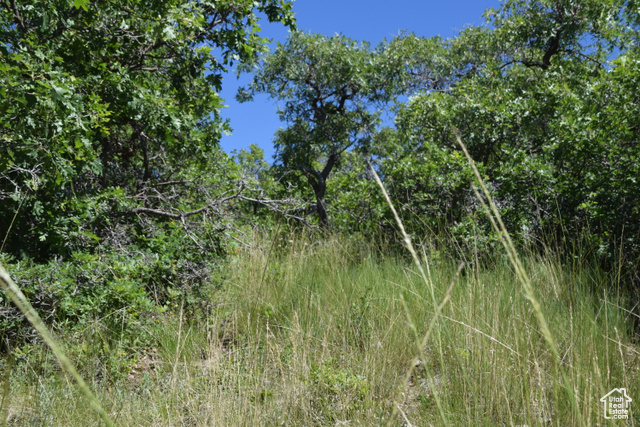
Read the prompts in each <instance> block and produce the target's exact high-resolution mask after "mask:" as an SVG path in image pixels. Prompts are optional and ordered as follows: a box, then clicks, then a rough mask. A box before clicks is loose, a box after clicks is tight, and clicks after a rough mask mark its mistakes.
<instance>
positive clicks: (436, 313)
mask: <svg viewBox="0 0 640 427" xmlns="http://www.w3.org/2000/svg"><path fill="white" fill-rule="evenodd" d="M369 167H370V168H371V172H372V173H373V178H374V179H375V181H376V183H377V184H378V186H379V187H380V190H382V194H383V195H384V198H385V200H386V201H387V203H388V204H389V207H390V208H391V212H393V216H394V217H395V219H396V222H397V224H398V227H399V228H400V233H401V234H402V238H403V239H404V243H405V245H406V246H407V249H408V250H409V252H410V253H411V256H412V257H413V261H414V262H415V264H416V266H417V267H418V271H419V272H420V276H421V278H422V280H423V281H424V282H425V284H427V285H428V287H429V291H430V293H431V303H432V304H433V309H434V314H433V317H432V318H431V322H429V328H428V329H427V332H426V333H425V334H424V336H423V338H422V339H420V337H419V336H418V331H417V328H416V326H415V323H414V322H413V320H412V318H411V314H410V312H409V310H408V307H407V305H406V302H405V301H404V298H402V299H401V301H402V304H403V306H404V309H405V313H406V316H407V321H408V323H409V325H411V328H412V329H413V332H414V334H415V335H416V346H417V347H418V353H419V355H420V357H421V358H422V359H423V360H424V359H425V355H424V346H425V345H426V343H427V342H428V341H429V337H430V336H431V332H432V331H433V328H434V326H435V324H436V322H437V320H438V317H439V315H440V312H441V311H442V309H443V308H444V306H445V305H446V303H447V302H448V301H449V296H450V293H451V290H452V289H453V284H454V283H455V278H454V281H453V282H452V283H451V286H450V287H449V289H448V290H447V293H446V295H445V297H444V298H443V300H442V302H441V303H440V304H438V303H437V301H436V295H435V292H434V286H433V281H432V280H431V271H430V270H429V264H428V262H427V259H426V256H425V257H424V258H425V259H424V263H425V265H426V266H427V271H428V273H429V275H428V276H427V274H426V273H425V271H424V268H423V267H422V262H421V261H420V258H419V257H418V253H417V252H416V250H415V249H414V247H413V244H412V243H411V238H410V237H409V235H408V234H407V232H406V231H405V228H404V224H403V223H402V220H401V219H400V216H399V215H398V212H396V209H395V207H394V206H393V203H392V202H391V198H390V197H389V194H388V193H387V190H386V189H385V188H384V184H382V181H381V180H380V177H379V176H378V174H377V172H376V170H375V169H374V168H373V165H372V164H371V162H369ZM460 270H461V267H460V268H459V269H458V274H459V273H460ZM456 277H457V274H456ZM438 353H439V355H440V365H441V366H442V367H444V366H445V364H444V356H443V354H442V337H441V336H440V329H438ZM424 366H425V369H426V370H427V380H428V382H429V386H430V387H431V390H432V392H433V397H434V399H435V401H436V405H437V407H438V411H439V413H440V417H441V418H442V422H443V423H444V424H445V425H448V424H449V422H448V419H447V416H446V414H445V412H444V408H443V406H442V401H441V399H440V396H439V393H438V389H437V387H436V384H435V382H434V381H433V378H432V376H431V374H430V372H429V369H428V368H427V367H426V366H427V365H426V364H424ZM414 369H415V364H412V365H411V367H410V368H409V370H408V371H407V374H406V376H405V381H404V384H405V385H406V384H407V383H408V382H409V378H410V377H411V375H412V373H413V370H414ZM397 408H398V405H394V407H393V414H392V416H391V418H390V419H389V424H390V423H391V421H392V420H393V419H394V418H395V416H396V414H397Z"/></svg>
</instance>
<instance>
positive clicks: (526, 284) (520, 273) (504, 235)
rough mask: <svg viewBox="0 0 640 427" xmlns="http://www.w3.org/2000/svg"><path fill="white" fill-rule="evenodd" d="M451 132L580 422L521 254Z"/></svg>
mask: <svg viewBox="0 0 640 427" xmlns="http://www.w3.org/2000/svg"><path fill="white" fill-rule="evenodd" d="M454 133H455V136H456V139H457V141H458V144H459V145H460V147H461V148H462V151H463V152H464V155H465V156H466V158H467V161H468V162H469V165H470V166H471V169H472V170H473V174H474V175H475V178H476V181H477V182H478V185H479V186H480V188H481V189H482V193H483V195H484V197H482V195H481V194H480V193H479V192H478V190H477V189H476V188H475V187H473V192H474V193H475V195H476V198H477V199H478V200H479V201H480V203H481V204H482V207H483V208H484V210H485V212H486V213H487V216H488V217H489V221H490V222H491V226H492V227H493V229H494V230H495V232H496V233H498V237H499V239H500V242H501V243H502V245H503V246H504V248H505V250H506V252H507V256H508V257H509V261H510V262H511V264H512V265H513V268H514V270H515V272H516V276H517V277H518V279H519V280H520V282H521V283H522V287H523V289H524V293H525V297H526V298H527V299H528V300H529V302H530V303H531V305H532V307H533V310H534V313H535V316H536V319H537V321H538V326H539V327H540V330H541V332H542V335H543V337H544V339H545V341H546V342H547V344H548V346H549V349H550V350H551V352H552V353H553V355H554V358H553V362H554V368H555V371H556V373H557V372H558V371H559V372H560V373H561V375H562V378H563V381H564V385H565V388H566V390H567V393H568V395H569V397H570V400H571V405H572V409H573V410H574V411H575V414H576V416H577V417H578V418H579V421H580V424H582V422H581V421H582V420H581V416H580V411H579V409H578V406H577V405H578V404H577V401H576V398H575V394H574V390H573V388H572V387H571V384H570V383H569V379H568V377H567V375H566V372H565V371H564V369H562V367H561V366H560V361H561V360H562V358H561V356H560V352H559V351H558V345H557V344H556V340H555V338H554V337H553V334H552V333H551V329H550V328H549V324H548V323H547V320H546V319H545V316H544V313H543V312H542V307H541V305H540V302H539V301H538V299H537V298H536V296H535V292H534V290H533V286H532V284H531V280H530V279H529V275H528V274H527V271H526V270H525V268H524V266H523V265H522V262H521V261H520V257H519V256H518V253H517V251H516V248H515V245H514V244H513V241H512V240H511V236H510V235H509V232H508V231H507V228H506V227H505V225H504V222H503V221H502V216H501V215H500V212H498V208H497V207H496V204H495V203H494V201H493V198H492V197H491V194H490V193H489V190H488V189H487V187H486V185H485V184H484V180H483V179H482V176H481V175H480V172H479V171H478V168H477V167H476V164H475V162H474V161H473V158H471V155H470V154H469V151H468V150H467V147H466V145H465V144H464V143H463V142H462V139H461V138H460V134H459V132H458V131H457V130H456V131H455V132H454ZM485 198H486V200H485ZM555 384H556V382H555V381H554V389H555ZM555 394H556V401H557V390H555Z"/></svg>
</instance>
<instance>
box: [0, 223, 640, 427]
mask: <svg viewBox="0 0 640 427" xmlns="http://www.w3.org/2000/svg"><path fill="white" fill-rule="evenodd" d="M253 243H254V244H253V246H252V247H251V248H246V249H245V250H243V251H240V252H239V253H237V254H236V255H235V256H234V257H232V258H230V261H229V265H228V272H227V280H226V283H225V284H224V285H223V286H222V288H221V289H220V290H219V291H218V292H217V293H216V294H215V295H214V296H213V297H212V301H211V304H208V305H207V311H206V312H204V313H202V314H201V315H197V316H196V315H194V314H193V313H191V312H189V311H187V310H176V311H175V312H173V313H174V314H171V313H172V312H167V313H164V314H162V315H159V316H157V318H154V319H153V321H152V322H149V323H148V325H149V326H145V328H146V329H145V330H146V334H148V336H149V337H151V338H150V340H149V342H150V343H151V344H149V345H148V346H147V347H146V348H145V349H144V350H140V349H132V348H129V347H127V345H128V344H127V343H126V342H124V341H123V342H122V343H121V345H120V346H118V343H117V341H116V342H112V344H111V347H110V348H112V349H113V351H112V352H111V353H110V354H111V356H110V357H111V358H112V359H113V360H112V361H111V362H110V363H112V364H114V366H116V367H117V369H115V368H114V369H110V368H109V365H108V363H107V362H105V361H104V360H103V359H100V361H97V360H96V359H95V358H94V359H91V358H87V357H86V355H84V354H83V353H82V351H79V350H77V349H78V344H77V343H75V344H74V343H73V342H72V341H70V340H66V341H67V347H69V348H70V349H71V350H72V351H71V355H72V357H73V358H74V359H75V362H76V364H77V365H80V366H81V371H82V372H83V373H84V374H85V378H89V379H91V380H92V381H90V382H92V384H90V385H91V386H92V388H93V389H94V390H95V391H96V394H97V396H98V399H99V400H100V402H101V403H102V405H103V406H104V407H105V409H106V411H107V413H108V414H109V415H110V417H111V419H112V420H113V422H114V423H115V424H117V425H123V426H136V425H139V426H147V425H166V426H175V425H202V426H205V425H300V426H303V425H381V424H387V423H388V424H390V425H445V424H446V425H525V424H526V425H529V426H533V425H563V426H564V425H576V426H577V425H586V426H589V425H601V424H602V423H603V422H604V416H603V409H602V406H601V402H600V401H599V399H600V397H602V396H604V395H605V394H607V393H608V392H609V391H610V390H612V389H613V388H620V387H626V389H627V392H628V395H629V396H631V397H632V398H633V399H634V402H633V403H632V406H631V411H632V412H631V417H630V419H629V420H628V421H627V424H628V425H638V424H639V421H640V419H639V418H638V417H639V415H638V411H637V405H636V401H640V397H639V396H640V394H639V391H640V389H639V388H638V384H639V383H640V381H639V380H640V378H639V370H640V346H638V342H637V331H634V330H633V328H632V324H633V322H632V318H633V317H634V316H636V317H637V314H634V313H636V312H634V311H629V310H627V308H628V307H629V305H628V304H627V302H628V301H627V298H626V296H625V294H624V293H622V292H618V291H616V289H617V285H616V284H615V283H612V282H613V281H614V280H615V277H614V276H615V275H613V274H608V273H607V272H604V271H602V270H600V269H598V268H597V267H589V266H585V265H581V266H580V268H576V265H575V264H564V263H563V262H562V261H561V259H560V258H559V257H558V256H556V255H554V254H547V255H539V254H526V253H525V254H521V256H522V260H523V265H524V268H525V269H526V272H527V273H528V275H529V277H530V278H531V284H532V287H533V289H534V291H535V294H536V297H537V299H538V300H539V301H540V302H541V308H542V311H543V312H544V316H545V318H546V321H547V322H548V325H549V328H550V329H551V331H552V333H553V336H554V338H555V341H556V343H557V347H558V352H559V354H560V362H559V363H560V365H561V368H562V369H563V370H564V372H565V373H566V375H567V383H568V384H569V386H570V388H571V389H567V387H566V386H565V384H567V383H565V382H563V381H562V379H561V378H560V377H559V373H558V372H557V370H556V369H554V364H555V360H554V356H553V354H552V353H551V352H550V351H549V348H548V346H547V345H546V342H545V337H544V336H543V334H542V332H541V330H540V328H539V324H538V323H537V320H536V315H535V313H534V310H533V308H532V306H531V304H530V303H529V301H528V300H527V298H525V295H524V294H523V291H522V287H521V286H520V285H519V284H518V282H517V277H516V274H515V273H514V271H513V268H512V267H511V265H510V264H509V263H508V262H507V261H506V260H503V259H501V258H500V257H496V259H495V260H494V261H492V262H486V261H485V262H484V263H482V265H481V264H480V263H474V262H468V263H466V264H464V265H463V266H462V267H460V263H459V262H458V261H456V260H454V259H449V258H446V257H443V256H439V257H433V258H431V257H429V255H430V254H429V251H428V249H426V250H425V255H427V256H426V260H427V264H425V265H424V266H425V267H426V268H427V269H428V271H429V274H430V280H431V282H432V283H433V286H434V294H435V297H436V299H437V300H438V301H443V300H446V303H443V304H442V306H441V307H440V311H439V315H437V316H435V311H434V307H433V303H432V301H431V295H430V291H429V289H428V285H427V284H425V282H424V280H423V279H422V277H421V276H420V274H419V272H418V271H417V270H416V267H415V264H410V263H408V262H407V261H406V260H403V259H401V258H398V257H396V256H393V255H391V254H384V253H382V252H380V251H377V250H373V249H370V247H368V246H367V245H366V244H365V243H364V242H362V241H357V240H355V239H348V238H344V237H329V238H325V239H323V240H321V241H317V240H313V239H311V238H309V237H308V236H304V235H291V236H286V237H284V238H277V239H265V240H261V239H260V238H259V237H256V238H255V241H254V242H253ZM625 307H626V308H625ZM97 322H98V324H99V321H97ZM430 325H433V331H434V332H433V333H431V334H430V335H429V339H428V340H426V342H424V346H420V348H418V346H417V345H416V343H421V342H422V337H424V336H425V334H426V333H427V330H428V328H429V326H430ZM95 327H96V328H98V329H96V330H97V331H99V327H98V326H95ZM436 331H437V332H436ZM59 338H61V339H62V340H63V341H65V338H67V337H66V336H65V334H64V332H60V333H59ZM92 339H93V340H96V341H99V340H101V339H108V336H106V337H102V338H101V337H100V333H96V334H95V335H92V337H90V336H87V337H86V339H85V340H84V342H85V344H84V345H85V346H89V347H90V346H91V345H92V344H91V342H92ZM37 348H38V347H37V345H35V346H34V347H33V348H32V349H30V352H29V353H25V354H18V355H17V356H16V360H15V366H14V367H13V368H11V369H10V383H9V384H10V387H9V389H10V392H9V393H8V394H7V395H6V396H5V397H4V398H3V402H2V408H4V409H3V412H2V417H3V420H6V421H7V423H8V424H9V425H65V426H67V425H68V426H74V425H78V426H80V425H82V426H86V425H97V423H98V418H97V416H96V415H94V413H93V412H91V411H90V410H89V407H88V404H86V403H84V401H83V400H81V399H79V396H78V393H77V392H76V391H75V390H74V388H73V386H72V384H71V383H70V382H69V381H68V380H66V379H65V377H64V375H62V374H61V373H60V372H58V370H57V368H56V365H55V364H53V363H52V362H51V361H49V364H43V363H41V362H43V361H46V360H47V357H46V353H45V352H43V351H38V350H37ZM74 349H75V350H74ZM91 360H93V364H91V363H89V362H90V361H91ZM117 360H128V361H129V362H127V364H126V365H127V366H126V367H125V368H124V369H123V367H122V366H120V365H118V364H117ZM8 363H9V362H8V361H5V362H4V365H3V366H4V367H5V372H6V369H8V366H9V364H8ZM114 372H116V373H117V372H120V373H118V374H116V373H114ZM122 372H123V373H122Z"/></svg>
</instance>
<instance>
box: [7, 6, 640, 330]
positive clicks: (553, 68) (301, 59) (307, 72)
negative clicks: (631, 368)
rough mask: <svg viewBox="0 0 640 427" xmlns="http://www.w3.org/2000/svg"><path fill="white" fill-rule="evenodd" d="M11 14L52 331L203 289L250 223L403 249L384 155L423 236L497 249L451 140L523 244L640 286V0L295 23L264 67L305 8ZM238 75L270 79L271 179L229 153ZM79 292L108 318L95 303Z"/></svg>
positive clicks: (35, 268)
mask: <svg viewBox="0 0 640 427" xmlns="http://www.w3.org/2000/svg"><path fill="white" fill-rule="evenodd" d="M2 4H3V5H4V9H2V10H1V13H2V19H3V21H2V25H1V27H0V30H1V33H0V54H1V56H0V71H2V77H1V79H2V88H1V89H0V97H1V98H0V120H2V127H0V141H1V142H2V144H1V145H0V202H1V203H0V238H2V239H3V241H2V248H1V249H0V251H1V252H2V254H0V255H1V256H2V257H3V259H4V260H8V261H9V262H11V263H13V264H14V265H15V266H17V267H18V268H20V269H23V270H24V271H21V272H20V273H19V274H18V277H21V278H22V284H23V285H24V286H25V289H26V290H27V293H28V294H29V296H30V297H32V298H35V299H38V298H43V301H44V302H43V304H42V307H44V308H45V309H46V307H49V306H51V307H53V306H56V307H61V306H59V305H56V304H58V302H55V301H54V299H55V298H57V297H51V295H54V296H55V295H60V298H58V300H64V299H65V298H67V297H68V295H69V294H71V295H78V297H77V299H76V301H77V307H76V306H73V304H72V306H70V307H69V310H68V311H65V310H58V311H55V310H51V313H52V318H51V320H52V321H55V322H64V321H65V319H74V318H75V317H74V316H76V314H77V313H85V314H83V316H89V315H92V316H101V315H103V314H106V313H108V312H109V310H121V309H125V308H126V310H129V309H131V310H132V315H133V316H135V315H136V314H135V313H139V312H141V311H144V310H147V309H149V308H151V309H152V310H158V309H159V308H165V307H170V306H172V305H173V306H175V305H177V303H178V301H183V300H188V301H196V300H198V299H199V298H200V297H201V296H203V295H206V293H207V292H206V290H204V289H203V287H202V285H203V284H205V283H208V282H209V281H210V277H211V276H212V275H215V274H217V273H216V271H217V270H216V268H215V264H216V262H217V261H218V260H219V259H221V257H218V258H217V256H218V255H220V256H222V255H224V254H225V250H226V248H227V246H228V244H229V242H239V243H240V244H246V242H244V241H243V240H242V239H238V236H234V235H231V234H230V233H228V230H229V229H230V228H233V227H246V228H250V227H255V226H257V225H259V226H260V227H261V228H263V229H266V230H269V229H271V230H274V229H278V230H279V229H280V228H281V227H286V225H283V224H284V222H285V220H286V221H287V225H294V226H301V225H304V226H309V225H310V226H311V227H316V225H315V224H316V221H317V224H318V225H319V226H321V227H322V228H323V229H324V230H327V229H331V228H332V229H333V230H335V231H338V232H341V233H351V234H353V233H361V234H363V235H365V236H366V237H367V238H371V237H375V238H378V237H380V236H382V237H383V238H384V239H385V240H386V241H391V242H395V243H397V242H398V239H397V234H396V225H395V219H394V218H393V216H392V215H391V213H390V210H389V207H388V206H387V204H386V203H385V201H384V199H383V197H382V195H381V194H380V191H379V189H378V188H377V187H376V185H375V183H374V182H373V179H372V176H371V172H370V166H369V164H373V167H374V168H375V169H376V170H377V172H378V173H379V174H380V176H381V177H382V180H383V181H384V184H385V185H386V187H387V188H388V190H389V192H390V194H391V196H392V198H393V200H394V202H395V203H396V208H397V209H398V211H399V212H400V215H401V217H402V219H403V220H404V221H405V225H406V228H407V229H408V230H409V231H410V233H412V235H413V237H414V240H417V241H420V240H422V241H424V240H427V239H429V238H431V237H432V236H438V237H442V236H446V237H447V238H448V239H449V240H447V241H446V242H447V244H446V245H444V247H443V248H444V249H448V250H450V249H452V248H455V250H456V251H457V254H456V256H458V255H462V256H467V255H469V254H470V253H472V252H473V253H474V254H475V255H478V254H480V256H482V255H483V254H493V253H494V251H493V249H494V248H495V244H496V242H497V240H496V236H495V235H494V234H493V232H492V231H491V228H490V226H489V224H488V222H487V219H486V218H485V216H484V214H483V211H482V208H481V206H480V204H479V203H478V201H477V199H476V197H475V196H474V193H473V187H472V186H473V185H474V183H473V175H472V174H471V169H470V165H469V163H468V162H467V160H466V158H465V156H464V154H463V153H462V148H461V147H460V145H459V144H458V142H457V138H456V135H459V136H460V138H461V139H462V141H463V142H464V143H465V144H466V147H467V148H468V150H469V152H470V154H471V157H472V158H473V160H474V161H475V163H476V165H477V166H478V168H479V170H480V171H481V173H482V174H483V177H484V179H485V181H486V183H487V185H488V187H489V189H490V190H491V192H492V193H493V196H494V198H495V201H496V204H497V206H498V208H499V210H500V213H501V214H502V216H503V219H504V221H505V224H506V226H507V228H508V229H509V230H510V232H511V233H512V234H513V236H514V237H515V239H516V241H517V242H518V243H519V244H520V245H521V247H524V246H528V247H529V248H533V249H548V248H549V247H553V248H557V249H560V252H563V253H564V255H571V256H573V255H577V254H578V252H579V251H581V252H582V253H583V254H584V253H588V254H589V255H590V256H595V257H596V258H597V259H598V260H599V261H600V262H602V265H605V266H607V267H611V266H613V265H617V266H618V268H619V271H620V272H622V274H620V278H621V280H622V281H623V282H624V283H628V284H638V283H639V282H640V276H639V274H638V272H639V271H640V269H639V267H638V265H639V264H640V263H638V260H639V257H640V204H639V201H640V183H639V182H638V180H639V179H640V146H639V144H640V142H639V137H640V135H639V132H640V122H639V120H640V119H639V117H640V111H639V107H638V105H639V104H640V102H639V99H640V93H639V90H640V89H639V88H640V65H639V64H640V46H639V45H638V40H639V37H638V35H639V34H640V32H639V31H638V29H639V28H638V25H639V23H640V18H639V17H638V13H637V10H638V9H637V4H636V3H635V2H632V1H623V0H607V1H601V0H597V1H596V0H507V1H505V2H504V3H503V4H502V6H501V8H500V9H498V10H489V11H487V12H486V14H485V17H486V20H487V25H485V26H482V27H471V28H467V29H466V30H464V31H462V32H461V33H460V34H459V35H458V36H457V37H455V38H453V39H449V40H444V39H442V38H440V37H434V38H422V37H418V36H415V35H413V34H402V35H400V36H398V37H396V38H394V39H392V40H388V41H385V42H383V43H381V44H380V45H379V46H377V47H375V48H372V47H371V46H370V45H369V44H367V43H358V42H356V41H353V40H350V39H348V38H346V37H344V36H339V35H338V36H332V37H326V36H321V35H315V34H306V33H303V32H297V31H294V32H292V33H291V34H290V36H289V38H288V40H287V41H286V42H285V43H282V44H279V45H278V47H277V48H276V49H275V50H274V51H273V52H272V53H266V54H265V55H263V56H260V53H261V52H263V51H264V50H263V48H262V47H261V46H262V43H263V41H264V40H262V39H261V38H260V37H259V35H258V30H259V27H258V24H257V23H258V16H257V15H256V14H257V13H264V14H266V15H267V17H268V18H269V19H270V20H277V21H281V22H283V23H284V24H286V25H288V26H293V23H292V11H291V4H290V3H289V2H286V1H281V0H262V1H259V2H252V1H232V0H225V1H222V2H215V3H213V2H206V1H205V2H180V1H169V2H151V3H147V2H145V3H144V7H143V6H142V4H137V3H135V2H126V1H115V2H114V1H111V2H102V1H95V2H88V1H84V0H76V1H75V2H74V3H73V6H70V5H69V4H67V3H66V2H39V1H35V2H31V3H24V2H21V3H19V4H18V3H15V2H11V1H9V2H4V3H2ZM232 63H240V64H241V69H242V70H245V71H249V70H250V71H253V72H254V73H255V74H254V80H253V82H252V84H251V85H250V86H249V87H248V88H246V89H244V90H242V91H241V92H240V93H239V98H240V99H241V100H245V101H248V100H250V99H251V97H252V96H253V95H255V94H258V93H266V94H268V95H269V96H270V97H272V98H273V99H276V100H278V101H280V102H281V104H280V105H281V109H280V117H281V119H282V121H283V122H285V125H286V126H285V128H284V129H281V130H280V131H278V133H277V134H276V135H275V139H274V141H275V145H276V148H277V152H276V153H277V154H276V157H275V162H274V164H273V165H272V166H269V165H268V163H267V162H266V160H265V159H264V156H263V152H262V151H261V150H260V149H259V148H258V147H257V146H252V147H250V148H249V150H242V151H240V152H239V153H237V154H236V155H235V156H234V157H230V156H228V155H226V154H225V153H223V152H221V151H220V149H219V147H218V144H217V142H218V140H219V138H220V136H221V135H222V133H223V132H225V131H227V130H228V126H227V124H226V123H225V122H223V121H222V120H221V119H220V117H219V115H218V109H219V108H221V106H222V100H221V99H220V97H219V96H218V93H217V91H218V90H219V89H220V84H221V77H220V76H221V73H222V72H223V71H224V70H226V69H227V68H228V67H229V66H230V65H231V64H232ZM382 113H384V114H385V116H383V115H382ZM388 114H394V115H395V120H394V121H393V123H391V122H390V121H386V122H383V120H381V117H386V116H387V115H388ZM325 235H326V234H325ZM440 241H442V240H440ZM234 244H235V243H234ZM577 247H579V248H580V249H579V251H578V250H576V251H575V253H569V252H568V249H570V248H573V249H575V248H577ZM65 263H68V264H65ZM616 263H617V264H616ZM44 272H49V273H48V274H49V275H50V276H49V277H50V279H51V280H49V281H48V282H47V284H44V282H42V280H39V279H36V277H37V276H38V275H42V274H44ZM86 283H89V284H90V286H92V287H93V290H92V291H91V292H98V291H96V289H98V290H101V291H100V292H99V294H100V295H99V298H98V299H97V300H99V301H103V302H104V304H103V305H99V304H98V303H95V304H94V302H92V303H86V304H85V302H82V301H85V299H86V298H89V300H91V301H96V298H94V296H90V297H86V295H85V294H84V293H83V292H85V291H86V290H87V289H88V288H87V287H86V286H87V285H86ZM125 284H126V285H125ZM65 292H66V293H68V294H65V295H66V296H65V295H62V294H64V293H65ZM87 292H89V291H87ZM91 292H89V294H91ZM45 295H47V296H46V297H45ZM87 295H88V294H87ZM85 297H86V298H85ZM47 298H49V299H47ZM51 298H53V299H51ZM100 298H102V299H100ZM203 298H204V297H203ZM56 301H57V300H56ZM188 301H187V302H188ZM6 306H7V305H6V304H5V307H6ZM79 307H93V309H92V310H93V311H91V310H85V309H82V310H85V311H82V310H80V311H78V310H79ZM53 313H55V316H58V317H56V318H54V317H55V316H54V315H53ZM86 313H91V314H86ZM10 317H11V316H10ZM2 327H3V328H5V329H7V330H9V329H11V328H16V327H17V326H16V323H15V322H13V320H11V319H10V320H9V321H7V322H5V324H4V325H3V326H2Z"/></svg>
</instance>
